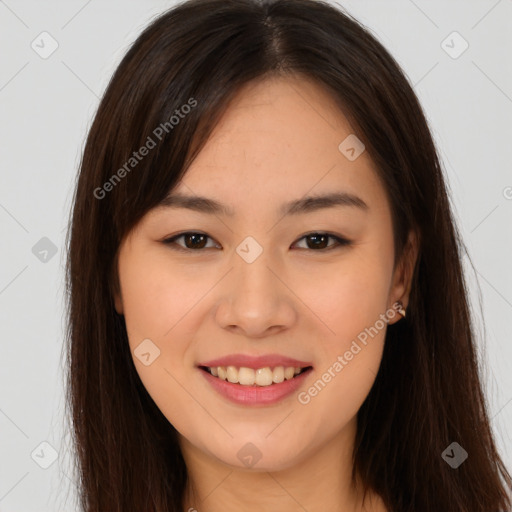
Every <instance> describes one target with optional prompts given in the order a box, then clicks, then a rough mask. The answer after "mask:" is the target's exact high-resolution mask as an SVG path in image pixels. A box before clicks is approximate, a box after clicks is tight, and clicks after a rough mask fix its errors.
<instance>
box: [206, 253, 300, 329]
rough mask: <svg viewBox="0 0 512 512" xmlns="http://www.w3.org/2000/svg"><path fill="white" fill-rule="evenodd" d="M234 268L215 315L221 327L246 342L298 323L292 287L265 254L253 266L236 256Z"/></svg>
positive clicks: (223, 289) (223, 288)
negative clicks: (237, 334)
mask: <svg viewBox="0 0 512 512" xmlns="http://www.w3.org/2000/svg"><path fill="white" fill-rule="evenodd" d="M233 266H234V268H233V269H232V270H231V272H229V277H227V283H228V284H227V285H226V286H224V287H222V292H221V293H222V296H221V298H220V302H219V303H218V306H217V311H216V315H215V316H216V321H217V323H218V324H219V326H220V327H222V328H223V329H227V330H230V331H232V332H234V333H239V334H241V335H243V336H245V337H247V338H263V337H266V336H268V335H270V334H277V333H279V332H280V331H282V330H286V329H289V328H290V327H291V326H292V325H293V324H294V322H296V321H297V310H296V307H295V304H294V297H295V296H294V294H293V292H292V291H291V290H290V285H289V284H288V283H286V282H285V280H284V279H283V278H284V277H285V276H284V273H283V272H279V268H274V267H276V264H275V263H272V262H271V261H269V259H268V258H267V256H266V252H265V251H263V253H262V254H261V255H260V256H259V257H258V258H257V259H256V260H255V261H253V262H252V263H247V262H246V261H244V260H243V259H242V258H240V257H239V256H238V254H235V255H234V258H233ZM287 285H288V286H287ZM295 300H297V299H295Z"/></svg>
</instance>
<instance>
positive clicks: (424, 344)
mask: <svg viewBox="0 0 512 512" xmlns="http://www.w3.org/2000/svg"><path fill="white" fill-rule="evenodd" d="M274 76H275V77H286V76H289V77H291V76H293V77H299V78H300V77H301V76H302V77H305V78H309V79H313V80H315V81H316V83H318V84H319V85H320V86H321V87H323V88H324V89H325V90H326V91H328V92H329V93H330V95H331V96H332V98H333V99H334V101H336V104H337V105H339V108H340V112H342V113H343V114H344V115H345V116H346V117H347V118H348V120H349V121H350V123H351V125H352V128H353V130H354V133H355V134H356V135H357V137H359V139H361V140H362V141H363V143H364V144H365V146H366V150H367V151H368V153H369V155H370V156H371V158H372V159H373V161H374V162H375V164H376V167H377V170H378V173H379V176H380V177H381V179H382V181H383V183H384V185H385V189H386V191H387V194H388V197H389V199H390V204H391V209H392V218H393V228H394V237H395V249H396V250H395V264H396V262H397V261H398V260H399V259H400V257H401V256H402V255H403V254H404V250H405V249H406V247H407V235H408V233H409V231H410V230H414V231H415V232H416V233H417V234H418V236H419V240H420V250H419V256H418V259H417V261H416V266H415V268H414V274H413V280H412V288H411V295H410V301H409V307H408V313H407V318H406V319H404V320H403V321H400V322H397V323H396V324H393V325H390V326H389V327H388V329H387V333H386V343H385V348H384V353H383V358H382V363H381V366H380V369H379V372H378V375H377V377H376V380H375V383H374V385H373V387H372V389H371V391H370V393H369V395H368V396H367V398H366V400H365V401H364V403H363V405H362V406H361V408H360V410H359V412H358V425H357V435H356V444H355V451H354V459H353V460H354V466H353V467H354V471H353V477H354V476H355V475H356V474H358V475H360V476H361V478H362V481H363V482H364V484H365V486H366V488H367V489H370V488H371V489H373V490H374V491H375V492H377V493H378V494H379V495H380V496H381V497H382V498H383V500H384V503H385V504H386V506H387V507H388V508H389V509H390V510H392V511H393V512H406V511H407V512H411V511H414V512H432V511H434V510H435V511H441V510H443V511H450V512H470V511H471V512H480V511H481V512H490V511H492V512H497V511H505V510H508V508H509V507H510V505H511V499H510V495H509V494H508V491H507V489H510V488H512V480H511V477H510V474H509V473H508V472H507V469H506V468H505V466H504V464H503V462H502V460H501V459H500V457H499V455H498V453H497V450H496V446H495V443H494V440H493V435H492V431H491V427H490V421H489V417H488V413H487V409H486V402H485V399H484V395H483V391H482V387H481V384H480V380H479V374H478V361H477V358H476V353H475V345H474V340H475V333H474V326H473V323H472V318H471V317H470V309H469V306H468V298H467V297H468V294H467V285H466V282H465V278H464V275H463V269H462V265H461V257H462V251H463V250H464V251H465V249H464V245H463V243H462V241H461V237H460V234H459V232H458V231H457V227H456V225H455V221H454V218H453V214H452V212H451V206H450V203H449V199H448V197H447V192H446V185H445V179H444V177H443V171H442V168H441V166H440V163H439V158H438V155H437V152H436V148H435V146H434V143H433V140H432V136H431V133H430V131H429V128H428V124H427V121H426V119H425V116H424V113H423V111H422V108H421V106H420V105H419V103H418V100H417V98H416V96H415V94H414V92H413V90H412V88H411V86H410V84H409V82H408V80H407V78H406V77H405V76H404V74H403V72H402V71H401V70H400V67H399V65H398V64H397V63H396V61H395V60H394V59H393V58H392V57H391V56H390V54H389V53H388V52H387V51H386V49H385V48H384V47H383V46H382V45H381V44H380V43H379V42H378V41H377V40H376V39H375V38H374V37H373V36H372V35H371V34H370V33H369V31H368V30H367V29H365V28H364V27H363V26H361V25H360V24H359V22H358V21H357V20H355V19H353V18H352V17H351V16H350V15H349V14H346V13H343V12H342V11H341V10H340V9H336V8H335V7H333V6H332V5H329V4H327V3H324V2H322V1H312V0H276V1H260V2H258V1H256V0H212V1H208V0H191V1H188V2H183V3H181V4H179V5H177V6H175V7H173V8H171V9H170V10H168V11H167V12H165V13H164V14H163V15H161V16H159V17H158V18H156V19H155V20H153V21H152V22H151V24H150V25H149V26H148V27H147V28H146V29H145V30H144V31H143V32H142V34H141V35H140V36H139V37H138V39H137V40H136V41H135V42H134V44H133V45H132V46H131V47H130V49H129V51H128V52H127V54H126V55H125V57H124V58H123V59H122V61H121V63H120V65H119V66H118V68H117V70H116V71H115V73H114V75H113V77H112V78H111V80H110V83H109V85H108V87H107V89H106V91H105V93H104V95H103V98H102V100H101V103H100V105H99V107H98V110H97V113H96V116H95V118H94V120H93V123H92V125H91V127H90V131H89V133H88V136H87V141H86V145H85V148H84V151H83V155H82V159H81V162H80V173H79V176H78V181H77V184H76V190H75V196H74V205H73V212H72V222H71V226H70V231H69V232H68V239H67V241H68V245H69V249H68V251H69V252H68V262H67V269H66V270H67V276H66V277H67V293H68V310H67V314H68V315H69V325H68V333H67V342H68V345H67V350H68V353H67V356H68V358H69V366H68V375H67V379H68V386H69V387H68V404H69V405H70V408H71V411H70V412H71V418H72V422H73V442H74V448H75V451H76V460H77V469H78V471H79V475H80V489H79V491H80V501H81V506H82V507H83V510H84V511H86V512H114V511H123V512H124V511H127V510H137V511H144V512H157V511H158V512H163V511H181V510H182V508H181V507H182V506H183V503H182V499H183V492H184V489H185V486H186V483H187V471H186V466H185V463H184V460H183V457H182V454H181V452H180V449H179V446H178V442H177V435H176V430H175V429H174V427H173V426H172V425H171V424H170V423H169V421H168V420H167V419H166V418H165V416H164V415H163V414H162V412H161V411H160V410H159V409H158V407H157V406H156V405H155V403H154V402H153V400H152V399H151V397H150V396H149V394H148V393H147V391H146V389H145V388H144V386H143V384H142V383H141V381H140V379H139V376H138V374H137V372H136V369H135V366H134V364H133V360H132V357H131V354H130V350H129V345H128V339H127V333H126V328H125V323H124V318H123V317H122V316H121V315H119V314H117V313H116V311H115V308H114V299H113V292H114V291H115V290H119V282H118V276H117V253H118V249H119V246H120V243H121V241H122V240H123V239H124V237H125V236H126V235H127V234H128V233H129V232H130V230H131V229H132V228H133V227H134V226H135V225H136V224H137V222H138V221H139V220H140V219H141V218H142V217H143V216H144V214H145V213H147V212H148V211H149V210H150V209H151V208H153V207H155V206H156V205H158V203H159V202H160V201H162V199H163V198H164V197H165V195H166V194H167V193H168V192H169V191H170V190H171V189H172V188H173V187H174V186H175V185H176V184H177V183H178V182H179V181H180V179H181V178H182V177H183V175H184V173H185V172H186V170H187V168H188V166H189V165H190V163H191V162H192V161H193V159H194V158H195V156H196V155H197V154H198V152H199V151H200V150H201V148H202V147H203V145H204V144H205V142H206V141H207V139H208V136H209V134H211V132H212V129H213V128H214V127H215V125H216V123H217V121H218V120H219V119H220V116H221V115H222V114H223V112H224V111H225V110H226V108H227V106H228V104H229V101H230V100H231V99H232V98H233V97H234V95H235V94H236V93H237V92H238V91H239V90H240V88H241V87H242V86H243V85H244V84H247V83H249V82H251V81H254V80H262V79H265V78H268V77H274ZM185 105H188V106H190V108H188V109H185V108H183V109H181V106H185ZM177 109H180V110H179V112H182V113H186V115H183V116H180V115H179V113H178V112H176V111H177ZM173 115H174V116H175V121H176V119H178V117H179V120H178V121H177V122H175V121H172V120H171V117H172V116H173ZM157 128H159V130H158V129H157ZM157 134H158V136H157ZM149 139H151V140H152V141H153V142H155V143H156V139H158V143H157V144H156V147H154V149H152V150H151V151H150V152H149V154H148V155H147V156H146V157H145V158H144V159H141V160H140V161H139V160H137V162H136V163H135V162H131V164H134V165H131V164H130V167H131V168H127V165H126V163H127V162H129V161H130V158H133V152H134V151H136V150H138V149H139V148H141V147H142V146H143V145H145V144H149ZM121 169H124V172H122V171H121ZM106 192H108V194H106ZM452 441H456V442H458V443H459V444H460V445H461V446H462V447H463V448H464V449H465V450H466V451H467V452H468V453H469V457H468V459H467V460H466V461H465V462H464V463H463V464H462V465H461V466H460V467H458V468H457V469H452V468H451V467H450V466H449V465H448V464H447V463H446V462H445V461H444V460H443V458H442V457H441V454H442V452H443V451H444V450H445V448H446V447H447V446H448V445H450V443H451V442H452Z"/></svg>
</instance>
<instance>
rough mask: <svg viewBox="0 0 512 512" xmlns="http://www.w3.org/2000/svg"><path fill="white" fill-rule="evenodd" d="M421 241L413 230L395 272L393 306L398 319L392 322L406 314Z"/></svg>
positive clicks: (393, 321) (392, 295)
mask: <svg viewBox="0 0 512 512" xmlns="http://www.w3.org/2000/svg"><path fill="white" fill-rule="evenodd" d="M418 251H419V241H418V236H417V233H416V231H414V230H411V231H410V232H409V237H408V240H407V244H406V247H405V249H404V252H403V256H402V261H401V262H400V264H399V266H398V267H397V269H396V272H395V276H394V278H395V283H394V285H393V289H392V294H391V297H392V307H393V309H394V310H395V311H396V313H397V314H396V315H395V317H396V319H395V320H392V321H390V322H389V323H390V324H393V323H395V322H398V321H399V320H401V319H402V318H405V316H406V310H407V306H408V303H409V295H410V292H411V287H412V278H413V275H414V269H415V266H416V261H417V258H418Z"/></svg>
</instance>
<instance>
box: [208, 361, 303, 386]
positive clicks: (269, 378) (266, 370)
mask: <svg viewBox="0 0 512 512" xmlns="http://www.w3.org/2000/svg"><path fill="white" fill-rule="evenodd" d="M199 368H200V369H201V370H203V371H204V372H206V373H208V374H210V375H211V376H213V377H215V378H217V379H219V380H223V381H227V382H230V383H231V384H238V385H240V386H259V387H272V386H275V385H277V384H281V383H282V382H284V381H289V380H293V379H295V378H297V377H299V376H300V375H302V374H304V373H306V372H308V371H310V370H311V369H312V368H313V367H312V366H305V367H300V366H274V367H271V366H265V367H262V368H256V369H253V368H248V367H245V366H241V367H238V366H199Z"/></svg>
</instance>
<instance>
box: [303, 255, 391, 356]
mask: <svg viewBox="0 0 512 512" xmlns="http://www.w3.org/2000/svg"><path fill="white" fill-rule="evenodd" d="M387 266H388V262H386V261H383V260H382V259H381V258H379V257H373V256H371V255H368V256H365V255H364V254H362V253H361V252H360V253H358V255H357V257H355V256H354V258H347V259H346V260H345V261H343V262H342V263H340V264H339V265H336V266H334V265H333V266H330V267H329V268H326V269H323V270H321V269H320V270H318V271H316V272H315V273H313V274H312V273H310V274H309V276H308V280H307V281H306V283H305V284H303V286H304V289H303V292H302V295H301V296H304V297H307V299H306V300H305V301H304V302H305V303H306V304H307V306H308V307H309V308H310V309H311V310H312V311H314V312H315V314H316V315H317V317H318V318H319V319H320V320H321V322H322V323H323V324H324V325H325V326H326V329H327V328H328V330H326V334H327V335H326V338H325V340H326V343H327V345H325V346H326V347H327V348H328V349H329V351H332V350H341V349H343V348H344V347H345V346H347V345H348V346H349V345H350V341H351V340H352V339H354V338H355V337H357V336H358V335H359V333H361V332H362V331H363V330H364V329H365V328H367V327H370V326H371V325H373V324H374V323H375V322H376V320H378V319H379V315H381V314H382V313H384V312H385V311H386V309H387V299H388V290H389V283H390V269H389V268H387ZM318 283H321V285H318Z"/></svg>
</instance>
